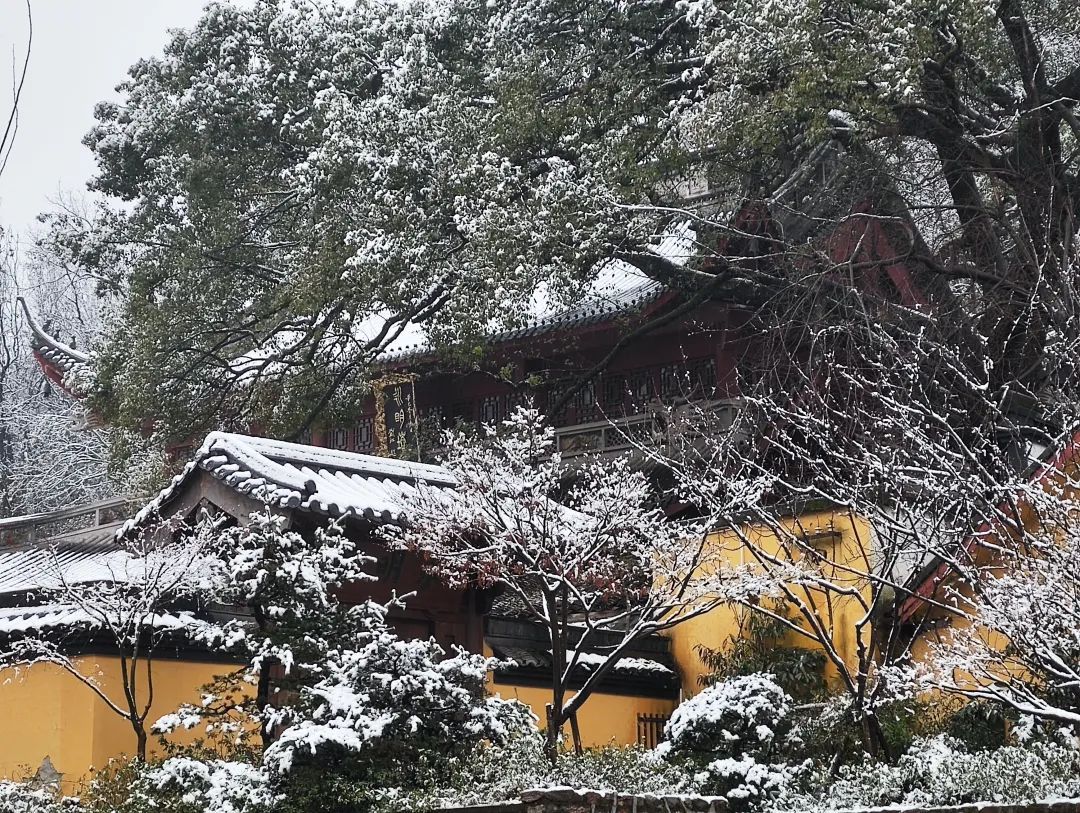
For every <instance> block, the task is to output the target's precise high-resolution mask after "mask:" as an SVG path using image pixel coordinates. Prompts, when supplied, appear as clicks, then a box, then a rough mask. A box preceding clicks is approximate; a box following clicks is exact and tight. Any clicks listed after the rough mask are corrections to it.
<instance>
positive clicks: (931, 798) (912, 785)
mask: <svg viewBox="0 0 1080 813" xmlns="http://www.w3.org/2000/svg"><path fill="white" fill-rule="evenodd" d="M1078 793H1080V752H1077V751H1076V750H1075V749H1074V748H1072V747H1069V746H1066V745H1062V744H1058V743H1053V742H1037V743H1031V744H1029V745H1028V746H1025V747H1021V746H1005V747H1002V748H998V749H996V750H991V751H982V752H979V753H975V754H972V753H969V752H967V751H965V750H964V749H963V747H962V745H961V744H960V743H959V742H957V741H956V740H954V739H952V738H950V737H948V736H945V735H939V736H936V737H932V738H929V739H918V740H916V741H915V742H914V743H913V744H912V747H911V749H910V750H909V751H908V753H906V754H904V755H902V756H901V757H900V758H899V759H898V760H897V762H896V764H895V765H890V764H888V763H882V762H877V763H875V762H872V761H870V760H869V759H865V760H863V761H861V762H858V763H852V764H850V765H846V766H844V767H842V768H841V769H840V772H839V776H837V777H836V778H835V780H830V777H829V776H828V770H827V767H825V766H819V768H818V769H817V770H816V771H815V772H813V773H812V774H810V775H808V776H807V777H806V781H805V782H803V783H802V784H801V789H797V788H796V787H795V785H794V784H789V785H788V786H787V789H786V791H785V792H784V793H783V794H782V795H781V797H780V799H779V800H778V801H777V803H776V804H775V807H776V808H777V809H784V810H800V811H813V810H839V809H848V808H857V807H878V806H884V805H905V806H935V807H936V806H941V805H956V804H966V803H971V802H981V801H986V802H999V803H1014V802H1023V801H1035V800H1041V799H1047V798H1061V797H1072V796H1076V795H1077V794H1078Z"/></svg>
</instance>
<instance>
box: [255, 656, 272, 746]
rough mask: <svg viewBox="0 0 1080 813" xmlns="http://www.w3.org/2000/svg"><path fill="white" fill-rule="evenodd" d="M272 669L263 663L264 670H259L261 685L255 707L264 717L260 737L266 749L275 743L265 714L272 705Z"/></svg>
mask: <svg viewBox="0 0 1080 813" xmlns="http://www.w3.org/2000/svg"><path fill="white" fill-rule="evenodd" d="M272 668H273V666H272V664H271V663H270V662H267V661H264V662H263V665H262V668H261V669H259V683H258V686H257V687H256V689H255V706H256V708H258V710H259V714H260V715H262V720H261V722H260V723H259V736H260V738H261V739H262V744H263V748H264V749H265V748H266V747H267V746H269V745H270V744H271V743H272V741H273V737H272V736H271V733H272V732H271V731H270V728H269V726H267V724H266V715H265V714H264V713H263V712H264V710H265V709H266V707H267V706H269V705H270V670H271V669H272Z"/></svg>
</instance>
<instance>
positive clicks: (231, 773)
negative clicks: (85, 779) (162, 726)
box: [138, 757, 275, 813]
mask: <svg viewBox="0 0 1080 813" xmlns="http://www.w3.org/2000/svg"><path fill="white" fill-rule="evenodd" d="M138 795H139V796H141V797H142V798H144V799H145V800H146V801H147V807H148V808H151V807H152V808H153V809H156V810H162V811H170V810H176V811H185V813H186V811H188V810H191V811H192V812H193V813H202V811H207V813H209V811H214V813H259V811H264V810H269V809H270V808H271V806H272V805H273V803H274V801H275V794H274V792H273V790H272V789H271V786H270V780H269V777H268V775H267V772H266V770H265V769H263V768H261V767H260V766H257V765H252V764H250V763H247V762H240V761H230V760H222V759H214V760H207V761H201V760H197V759H191V758H189V757H172V758H170V759H167V760H165V761H164V762H163V763H161V764H160V765H157V766H154V767H153V768H150V769H149V770H147V772H146V773H145V775H144V777H143V780H142V782H141V783H140V787H139V789H138Z"/></svg>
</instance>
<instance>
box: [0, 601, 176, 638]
mask: <svg viewBox="0 0 1080 813" xmlns="http://www.w3.org/2000/svg"><path fill="white" fill-rule="evenodd" d="M195 623H197V620H196V619H195V617H194V616H193V615H192V614H191V613H187V612H179V613H171V612H160V613H155V614H154V615H153V616H152V617H149V618H147V619H146V623H145V625H146V626H147V627H153V628H154V629H157V630H182V629H189V628H191V627H192V625H193V624H195ZM101 626H102V619H101V618H97V617H95V616H93V615H91V614H90V613H88V612H87V611H86V610H82V609H80V608H78V607H75V606H73V605H71V604H39V605H36V606H32V607H0V634H3V635H8V634H17V633H32V632H39V631H41V630H47V629H63V630H71V629H84V630H88V631H92V630H94V629H97V628H100V627H101Z"/></svg>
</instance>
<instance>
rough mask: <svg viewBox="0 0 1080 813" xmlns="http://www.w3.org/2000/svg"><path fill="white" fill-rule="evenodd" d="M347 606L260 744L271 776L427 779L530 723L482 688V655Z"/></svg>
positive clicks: (523, 712) (522, 711)
mask: <svg viewBox="0 0 1080 813" xmlns="http://www.w3.org/2000/svg"><path fill="white" fill-rule="evenodd" d="M351 612H352V614H353V615H354V620H355V622H356V624H357V628H356V632H355V635H354V638H353V639H352V640H350V641H346V642H343V643H342V648H341V649H338V650H334V651H331V652H329V653H327V657H326V661H325V662H324V663H323V664H322V672H323V674H324V677H323V678H322V679H321V680H319V681H318V682H316V683H314V684H313V685H311V686H306V687H302V688H301V690H300V697H299V700H298V702H297V703H296V704H295V706H294V709H293V711H292V715H291V716H292V718H293V720H294V722H292V724H290V725H289V726H288V727H287V728H286V729H285V730H284V731H282V732H281V734H280V736H279V737H278V738H277V740H276V741H275V742H274V743H273V744H272V745H271V746H270V747H269V748H267V749H266V751H265V753H264V756H263V759H264V763H265V765H266V766H267V768H268V769H269V770H270V771H271V773H272V774H273V775H274V776H278V777H281V776H283V775H285V774H289V773H290V772H291V771H292V770H293V769H294V768H296V767H298V766H306V767H309V768H315V769H317V770H324V769H326V768H327V767H330V766H333V767H334V768H335V769H338V770H340V771H342V772H343V773H346V774H348V775H352V776H355V777H356V778H357V779H358V780H359V781H363V782H367V781H375V780H378V779H380V778H386V779H389V780H391V782H390V784H394V785H396V784H402V783H406V782H409V781H421V780H423V781H428V777H424V776H423V774H424V773H425V772H428V771H431V772H434V773H435V774H438V773H440V772H442V771H443V770H445V767H446V766H448V765H449V764H451V762H452V760H453V759H454V758H455V757H459V758H460V757H462V756H465V755H468V754H469V753H470V752H471V751H473V750H474V749H475V748H476V747H477V746H479V745H480V744H481V743H484V742H502V741H505V740H506V739H508V738H509V737H510V736H511V735H512V734H513V733H514V732H516V731H519V730H521V729H522V728H524V727H526V726H528V725H530V724H531V720H532V715H531V712H529V710H528V709H527V707H525V706H523V705H522V704H520V703H518V702H516V701H506V700H501V699H498V698H494V697H489V696H488V695H487V692H486V680H487V672H488V671H489V670H490V669H492V668H493V667H494V665H495V662H494V661H492V660H491V659H489V658H484V657H482V656H480V655H472V654H468V653H465V652H459V653H458V654H456V655H455V656H453V657H450V658H444V655H445V653H444V652H443V650H442V648H441V647H439V646H438V644H436V643H435V642H434V641H431V640H427V641H421V640H402V639H400V638H398V637H397V635H396V634H395V633H394V631H393V630H392V629H391V628H390V627H389V626H387V624H386V620H385V613H386V608H385V607H382V606H380V605H377V604H373V603H367V604H364V605H359V606H357V607H354V608H352V610H351ZM384 774H385V775H384Z"/></svg>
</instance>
